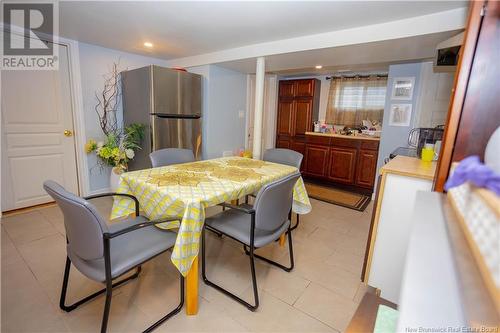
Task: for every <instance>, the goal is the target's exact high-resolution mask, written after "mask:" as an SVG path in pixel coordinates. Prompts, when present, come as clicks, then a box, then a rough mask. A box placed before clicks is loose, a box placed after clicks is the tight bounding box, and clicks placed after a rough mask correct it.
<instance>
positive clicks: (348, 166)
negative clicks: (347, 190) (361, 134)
mask: <svg viewBox="0 0 500 333" xmlns="http://www.w3.org/2000/svg"><path fill="white" fill-rule="evenodd" d="M356 155H357V150H356V149H354V148H330V166H329V172H328V178H330V179H331V180H333V181H335V182H339V183H344V184H349V185H352V184H354V175H355V173H356Z"/></svg>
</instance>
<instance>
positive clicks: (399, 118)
mask: <svg viewBox="0 0 500 333" xmlns="http://www.w3.org/2000/svg"><path fill="white" fill-rule="evenodd" d="M390 111H391V112H390V113H389V126H410V121H411V104H391V110H390Z"/></svg>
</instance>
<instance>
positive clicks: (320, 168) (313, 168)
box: [304, 145, 330, 177]
mask: <svg viewBox="0 0 500 333" xmlns="http://www.w3.org/2000/svg"><path fill="white" fill-rule="evenodd" d="M329 150H330V149H329V148H328V147H324V146H311V145H306V154H305V161H306V162H305V167H304V169H305V170H306V172H307V173H308V174H309V175H312V176H316V177H326V175H327V170H328V152H329Z"/></svg>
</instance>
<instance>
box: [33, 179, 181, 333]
mask: <svg viewBox="0 0 500 333" xmlns="http://www.w3.org/2000/svg"><path fill="white" fill-rule="evenodd" d="M43 187H44V189H45V191H47V193H48V194H49V195H50V196H51V197H52V198H53V199H54V200H55V201H56V203H57V204H58V205H59V207H60V208H61V211H62V212H63V215H64V227H65V229H66V243H67V244H66V253H67V256H66V267H65V269H64V278H63V285H62V290H61V298H60V301H59V307H60V308H61V309H62V310H64V311H66V312H70V311H72V310H74V309H76V308H77V307H78V306H80V305H82V304H83V303H86V302H87V301H90V300H91V299H93V298H95V297H96V296H98V295H100V294H103V293H106V302H105V305H104V313H103V317H102V323H101V332H102V333H104V332H106V328H107V324H108V317H109V310H110V307H111V296H112V293H113V288H114V287H117V286H119V285H121V284H123V283H125V282H127V281H129V280H131V279H135V278H137V277H138V276H139V273H140V272H141V264H143V263H145V262H146V261H149V260H150V259H152V258H154V257H156V256H157V255H159V254H161V253H163V252H165V251H167V250H168V249H170V248H172V247H173V246H174V244H175V239H176V236H177V235H176V234H175V233H174V232H170V231H160V230H157V228H155V227H154V225H155V224H158V223H162V222H166V221H174V220H177V219H178V218H165V219H162V220H160V221H150V220H148V219H147V218H145V217H143V216H140V215H139V201H138V200H137V198H136V197H134V196H133V195H130V194H124V193H106V194H98V195H94V196H89V197H86V198H80V197H78V196H76V195H74V194H72V193H70V192H68V191H66V190H65V189H64V188H63V187H62V186H61V185H59V184H57V183H56V182H54V181H51V180H48V181H46V182H44V183H43ZM112 195H119V196H126V197H129V198H131V199H133V200H134V202H135V213H136V217H133V218H127V219H125V220H123V221H121V222H116V223H114V224H112V225H109V226H108V225H107V223H106V221H105V220H104V219H103V218H102V217H101V215H100V214H99V212H98V211H97V209H96V208H95V206H94V205H93V204H92V203H91V202H89V201H88V200H89V199H94V198H100V197H104V196H112ZM71 263H73V265H74V266H75V267H76V269H78V270H79V271H80V272H81V273H82V274H83V275H85V276H86V277H88V278H89V279H91V280H94V281H97V282H101V283H104V284H105V285H106V288H105V289H102V290H99V291H97V292H95V293H93V294H92V295H89V296H87V297H85V298H83V299H82V300H80V301H77V302H76V303H74V304H72V305H66V291H67V288H68V281H69V273H70V268H71ZM134 269H137V270H136V272H135V273H134V274H133V275H131V276H129V277H126V278H123V279H121V280H120V281H117V282H115V283H113V280H114V279H116V278H118V277H121V276H122V275H124V274H126V273H127V272H130V271H132V270H134ZM183 304H184V278H183V277H182V275H181V276H180V302H179V305H178V306H177V307H176V308H175V309H174V310H172V311H171V312H169V313H168V314H167V315H165V316H164V317H163V318H161V319H160V320H158V321H157V322H156V323H154V324H153V325H151V326H150V327H148V328H147V329H146V330H145V331H144V332H151V331H153V330H154V329H155V328H157V327H158V326H160V325H161V324H162V323H164V322H165V321H166V320H167V319H169V318H170V317H172V316H173V315H175V314H177V313H178V312H179V311H180V310H181V309H182V306H183Z"/></svg>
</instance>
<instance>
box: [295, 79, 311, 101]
mask: <svg viewBox="0 0 500 333" xmlns="http://www.w3.org/2000/svg"><path fill="white" fill-rule="evenodd" d="M295 82H296V91H295V97H313V96H314V80H296V81H295Z"/></svg>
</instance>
